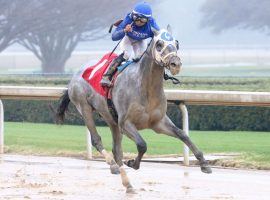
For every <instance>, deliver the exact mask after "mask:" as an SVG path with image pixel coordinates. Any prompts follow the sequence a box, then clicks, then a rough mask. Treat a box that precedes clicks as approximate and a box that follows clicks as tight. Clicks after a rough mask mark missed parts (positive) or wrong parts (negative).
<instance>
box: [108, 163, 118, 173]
mask: <svg viewBox="0 0 270 200" xmlns="http://www.w3.org/2000/svg"><path fill="white" fill-rule="evenodd" d="M110 169H111V173H112V174H120V169H119V166H118V165H117V164H114V165H110Z"/></svg>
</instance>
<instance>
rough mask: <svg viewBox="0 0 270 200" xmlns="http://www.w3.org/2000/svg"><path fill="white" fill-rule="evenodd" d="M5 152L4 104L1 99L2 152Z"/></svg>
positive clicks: (0, 140)
mask: <svg viewBox="0 0 270 200" xmlns="http://www.w3.org/2000/svg"><path fill="white" fill-rule="evenodd" d="M3 153H4V106H3V103H2V101H1V99H0V154H3Z"/></svg>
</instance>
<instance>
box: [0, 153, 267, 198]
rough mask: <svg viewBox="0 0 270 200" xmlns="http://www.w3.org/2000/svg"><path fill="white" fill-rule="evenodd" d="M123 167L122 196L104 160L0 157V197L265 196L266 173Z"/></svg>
mask: <svg viewBox="0 0 270 200" xmlns="http://www.w3.org/2000/svg"><path fill="white" fill-rule="evenodd" d="M126 169H127V174H128V176H129V179H130V181H131V183H132V185H133V187H134V188H135V190H136V193H137V194H126V192H125V189H124V187H123V186H122V184H121V179H120V176H119V175H113V174H111V173H110V169H109V166H107V164H106V163H104V162H97V161H86V160H79V159H73V158H60V157H38V156H19V155H2V156H0V199H12V200H13V199H16V200H17V199H35V200H36V199H49V200H52V199H55V200H56V199H57V200H58V199H79V200H81V199H82V200H84V199H147V200H148V199H196V200H197V199H198V200H199V199H200V200H201V199H207V200H208V199H210V200H211V199H213V200H214V199H219V200H220V199H241V200H242V199H252V200H254V199H256V200H257V199H265V200H266V199H269V198H270V171H249V170H229V169H213V173H212V174H204V173H202V172H201V171H200V169H199V168H198V167H183V166H180V165H178V164H161V163H142V164H141V169H139V170H138V171H135V170H133V169H129V168H126Z"/></svg>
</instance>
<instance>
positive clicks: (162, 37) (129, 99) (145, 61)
mask: <svg viewBox="0 0 270 200" xmlns="http://www.w3.org/2000/svg"><path fill="white" fill-rule="evenodd" d="M154 35H155V36H154V38H153V39H152V41H151V43H150V45H149V47H148V49H147V50H146V52H145V54H144V55H143V57H142V59H141V60H140V61H139V62H138V63H133V64H131V65H130V66H128V67H127V68H126V69H125V70H124V71H123V72H122V73H120V74H119V75H118V77H117V79H116V81H115V83H114V87H113V89H112V101H113V103H114V106H115V109H116V111H117V113H118V121H117V122H116V121H115V120H114V118H113V117H112V115H111V114H110V112H109V109H108V106H107V101H106V99H105V98H104V97H103V96H101V95H99V94H98V93H97V92H96V91H95V90H94V89H93V88H92V87H91V86H90V85H89V84H88V83H87V82H86V81H85V80H84V79H83V78H82V73H83V72H84V69H82V70H81V71H80V72H78V73H77V74H75V75H74V77H73V78H72V80H71V81H70V83H69V86H68V91H66V92H65V93H64V95H63V96H62V98H61V101H60V105H59V107H58V111H57V117H58V119H59V120H60V121H61V120H63V119H64V113H65V110H66V109H67V107H68V104H69V102H70V101H71V102H72V103H73V104H74V105H75V106H76V108H77V110H78V111H79V113H80V114H81V115H82V117H83V119H84V121H85V124H86V126H87V128H88V129H89V131H90V133H91V142H92V145H93V146H94V147H95V148H96V149H97V151H99V152H100V153H101V154H102V155H103V156H104V157H105V160H106V162H107V163H108V164H109V165H110V169H111V172H112V173H114V174H118V173H120V174H121V178H122V183H123V185H124V186H125V187H126V189H127V192H130V191H133V189H132V186H131V184H130V182H129V179H128V177H127V175H126V172H125V170H124V168H123V162H122V158H123V152H122V147H121V141H122V134H125V135H126V136H127V137H128V138H130V139H131V140H133V141H134V142H135V143H136V145H137V150H138V155H137V157H136V158H135V159H132V160H129V161H127V162H125V164H126V165H127V166H129V167H131V168H134V169H139V167H140V162H141V159H142V157H143V155H144V153H145V152H146V150H147V146H146V142H145V141H144V139H143V138H142V137H141V135H140V133H139V132H138V130H142V129H152V130H154V131H155V132H157V133H162V134H166V135H168V136H172V137H175V138H178V139H180V140H182V141H183V142H184V143H185V144H186V145H187V146H188V147H189V148H190V149H191V151H192V152H193V153H194V155H195V157H196V158H197V159H198V160H199V163H200V166H201V170H202V172H205V173H211V172H212V171H211V168H210V167H209V165H208V163H207V161H206V160H205V158H204V156H203V153H202V152H201V151H199V150H198V148H197V147H196V146H195V145H194V144H193V143H192V141H191V140H190V138H189V137H188V136H187V135H186V134H185V132H184V131H182V130H181V129H179V128H177V127H176V126H175V125H174V124H173V123H172V121H171V120H170V119H169V118H168V116H167V115H166V110H167V100H166V97H165V94H164V90H163V74H164V70H165V68H167V69H168V70H170V72H171V73H172V74H173V75H175V74H177V73H179V71H180V69H181V65H182V64H181V60H180V58H179V56H178V55H177V50H178V44H177V41H176V40H175V39H174V38H173V37H172V36H171V32H170V31H168V30H164V29H163V30H161V31H159V32H154ZM94 111H96V112H98V113H99V114H100V115H101V116H102V117H103V119H104V120H105V121H106V123H107V124H108V126H109V127H110V129H111V132H112V138H113V149H112V152H113V156H114V158H113V157H112V156H111V155H110V154H109V153H108V152H106V150H105V149H104V147H103V145H102V142H101V137H100V136H99V134H98V132H97V130H96V126H95V124H94V120H93V112H94Z"/></svg>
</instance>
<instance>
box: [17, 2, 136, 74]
mask: <svg viewBox="0 0 270 200" xmlns="http://www.w3.org/2000/svg"><path fill="white" fill-rule="evenodd" d="M28 1H33V3H34V4H35V5H36V4H38V5H39V6H40V7H42V10H44V13H37V15H35V16H34V18H33V19H32V20H39V21H41V22H42V23H41V25H40V26H41V27H40V29H34V30H33V29H32V30H30V31H28V32H27V34H22V35H20V37H19V40H18V42H19V43H20V44H21V45H23V46H24V47H26V48H27V49H29V50H30V51H32V52H33V53H34V54H35V55H36V56H37V58H38V59H39V60H40V61H41V62H42V70H43V72H45V73H55V72H58V73H62V72H64V66H65V63H66V61H67V59H68V58H69V57H70V56H71V53H72V51H73V50H74V49H75V47H76V46H77V44H78V42H80V41H90V40H96V39H98V38H103V37H104V34H105V31H104V30H105V29H106V30H107V28H108V27H109V25H110V24H111V23H112V22H114V20H116V19H118V18H120V17H123V16H124V15H125V14H126V13H127V12H129V11H130V10H131V9H132V7H133V5H134V2H135V0H134V1H122V0H113V1H112V0H99V1H93V0H76V1H74V0H39V1H38V0H28Z"/></svg>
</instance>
